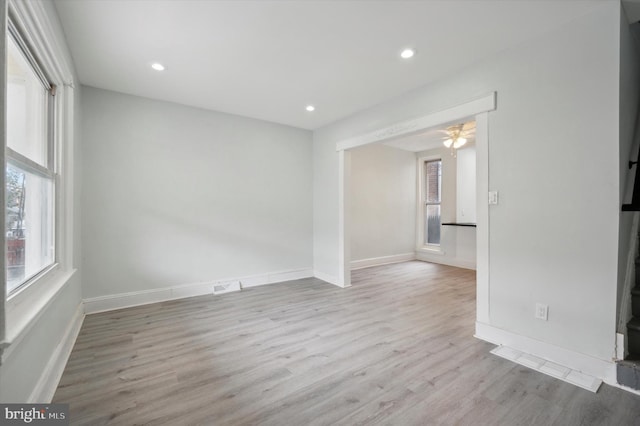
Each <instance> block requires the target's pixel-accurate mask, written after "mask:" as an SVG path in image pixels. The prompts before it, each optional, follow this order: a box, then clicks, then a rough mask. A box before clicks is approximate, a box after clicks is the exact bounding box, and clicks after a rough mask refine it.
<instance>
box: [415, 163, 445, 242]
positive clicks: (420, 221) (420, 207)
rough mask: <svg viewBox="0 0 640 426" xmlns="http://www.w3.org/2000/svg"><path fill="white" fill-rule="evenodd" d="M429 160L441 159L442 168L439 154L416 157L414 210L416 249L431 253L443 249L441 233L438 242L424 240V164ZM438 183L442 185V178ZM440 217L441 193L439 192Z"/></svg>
mask: <svg viewBox="0 0 640 426" xmlns="http://www.w3.org/2000/svg"><path fill="white" fill-rule="evenodd" d="M429 161H441V162H442V167H443V168H444V162H443V161H442V156H441V155H428V156H423V157H418V160H417V162H416V167H417V169H418V173H416V176H417V177H418V182H417V185H416V188H417V191H418V193H417V194H416V200H418V203H417V211H416V251H417V252H424V253H432V254H444V251H443V250H442V233H441V234H440V237H441V240H440V244H437V245H436V244H427V243H426V241H425V229H424V218H425V213H426V201H427V200H426V196H425V184H426V176H425V164H426V163H427V162H429ZM442 173H443V174H444V170H443V171H442ZM441 179H442V178H441ZM440 184H441V185H442V180H441V181H440ZM440 217H441V218H442V193H441V194H440Z"/></svg>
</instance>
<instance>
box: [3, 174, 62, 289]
mask: <svg viewBox="0 0 640 426" xmlns="http://www.w3.org/2000/svg"><path fill="white" fill-rule="evenodd" d="M6 185H7V188H6V191H7V194H6V201H7V217H6V224H5V228H6V233H7V282H8V289H7V291H8V292H11V291H12V290H14V289H15V288H17V287H19V286H20V285H21V284H22V283H23V282H25V281H26V280H28V279H29V278H31V277H33V276H34V275H36V274H37V273H38V272H40V271H41V270H42V269H44V268H45V267H47V266H49V265H51V264H52V263H53V261H54V239H53V230H54V223H53V219H54V218H53V181H52V180H51V179H48V178H43V177H41V176H38V175H35V174H33V173H30V172H27V171H25V170H22V169H20V168H18V167H16V166H13V165H8V166H7V174H6Z"/></svg>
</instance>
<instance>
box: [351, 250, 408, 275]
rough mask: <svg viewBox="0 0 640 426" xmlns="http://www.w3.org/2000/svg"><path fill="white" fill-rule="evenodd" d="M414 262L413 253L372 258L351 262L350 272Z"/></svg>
mask: <svg viewBox="0 0 640 426" xmlns="http://www.w3.org/2000/svg"><path fill="white" fill-rule="evenodd" d="M410 260H416V254H415V253H403V254H394V255H392V256H382V257H372V258H369V259H360V260H352V261H351V270H352V271H353V270H354V269H362V268H368V267H370V266H378V265H388V264H389V263H400V262H408V261H410Z"/></svg>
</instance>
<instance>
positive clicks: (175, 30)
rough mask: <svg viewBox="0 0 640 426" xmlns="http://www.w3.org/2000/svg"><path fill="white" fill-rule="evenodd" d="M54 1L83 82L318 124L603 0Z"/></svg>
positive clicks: (526, 36) (460, 65) (402, 90)
mask: <svg viewBox="0 0 640 426" xmlns="http://www.w3.org/2000/svg"><path fill="white" fill-rule="evenodd" d="M55 3H56V7H57V10H58V13H59V15H60V20H61V22H62V25H63V28H64V31H65V33H66V37H67V41H68V43H69V46H70V48H71V52H72V55H73V58H74V61H75V64H76V68H77V71H78V75H79V79H80V81H81V83H83V84H86V85H90V86H95V87H99V88H104V89H110V90H115V91H119V92H124V93H129V94H134V95H139V96H145V97H149V98H153V99H160V100H166V101H173V102H178V103H182V104H186V105H191V106H196V107H202V108H207V109H211V110H216V111H223V112H228V113H233V114H239V115H244V116H248V117H253V118H258V119H263V120H267V121H273V122H277V123H282V124H287V125H291V126H296V127H300V128H305V129H315V128H318V127H320V126H323V125H325V124H328V123H331V122H333V121H335V120H338V119H341V118H344V117H346V116H349V115H351V114H353V113H355V112H357V111H359V110H362V109H365V108H368V107H371V106H373V105H376V104H378V103H381V102H384V101H385V100H387V99H390V98H392V97H395V96H398V95H400V94H402V93H405V92H407V91H410V90H412V89H415V88H417V87H419V86H422V85H424V84H427V83H429V82H432V81H434V80H436V79H439V78H442V77H443V76H445V75H446V74H447V73H451V72H453V71H455V70H458V69H461V68H463V67H466V66H469V65H470V64H472V63H474V62H477V61H479V60H481V59H482V58H484V57H487V56H489V55H494V54H496V53H497V52H499V51H501V50H503V49H506V48H509V47H512V46H515V45H517V44H519V43H521V42H523V41H525V40H528V39H531V38H533V37H535V36H537V35H538V34H541V33H543V32H546V31H549V30H550V29H552V28H555V27H558V26H560V25H562V24H565V23H566V22H567V21H569V20H570V19H571V18H572V17H573V16H576V15H578V14H582V13H584V12H585V11H587V10H589V9H590V8H593V7H596V6H597V5H598V3H601V0H553V1H538V0H533V1H526V0H508V1H506V0H497V1H484V0H475V1H453V0H448V1H394V0H389V1H346V0H343V1H330V0H324V1H306V0H299V1H237V0H236V1H205V0H180V1H178V0H129V1H122V0H81V1H80V0H78V1H74V0H56V1H55ZM405 46H413V47H415V48H416V49H417V51H418V54H417V55H416V56H415V57H414V58H412V59H411V60H409V61H401V60H400V59H399V57H398V53H399V52H400V50H401V49H402V48H403V47H405ZM154 61H158V62H161V63H163V64H164V65H165V66H166V67H167V70H166V71H163V72H157V71H153V70H152V69H151V68H150V64H151V63H152V62H154ZM307 104H313V105H315V106H316V111H315V112H313V113H309V112H307V111H305V110H304V107H305V105H307Z"/></svg>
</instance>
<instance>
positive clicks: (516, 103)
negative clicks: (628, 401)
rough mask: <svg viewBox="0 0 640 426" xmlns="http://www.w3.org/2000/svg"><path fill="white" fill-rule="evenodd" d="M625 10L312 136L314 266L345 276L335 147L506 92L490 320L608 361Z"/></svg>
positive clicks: (601, 14) (590, 19) (499, 120)
mask: <svg viewBox="0 0 640 426" xmlns="http://www.w3.org/2000/svg"><path fill="white" fill-rule="evenodd" d="M619 8H620V5H619V4H616V3H610V2H607V3H603V4H602V5H601V6H599V7H598V8H596V9H594V10H593V11H592V12H590V13H588V14H585V15H582V16H579V17H577V18H576V19H575V20H573V21H571V22H568V23H566V25H563V26H562V28H557V29H556V30H554V31H552V32H550V33H548V34H547V35H545V36H543V37H540V38H539V39H536V40H533V41H530V42H527V43H524V44H522V45H519V46H517V47H516V48H513V49H510V50H508V51H505V52H503V53H502V54H500V55H499V56H497V57H494V58H487V59H486V60H485V61H484V62H482V63H479V64H476V65H475V66H472V67H470V68H468V69H466V70H463V71H461V72H459V73H457V74H455V75H451V76H449V77H448V78H446V79H444V80H442V81H440V82H438V83H435V84H432V85H429V86H426V87H423V88H421V89H419V90H416V91H414V92H411V93H409V94H407V95H404V96H402V97H399V98H397V99H395V100H393V101H390V102H387V103H385V104H381V105H378V106H376V107H373V108H371V109H369V110H366V111H362V112H361V113H359V114H356V115H354V116H352V117H350V118H348V119H345V120H342V121H339V122H337V123H334V124H332V125H330V126H327V127H324V128H321V129H319V130H317V131H316V132H314V171H315V174H316V175H315V177H314V232H315V235H316V238H315V241H314V249H315V252H314V256H315V262H314V265H315V268H316V269H317V270H319V271H321V272H322V273H324V274H327V275H333V276H336V275H337V274H338V257H337V250H336V247H337V246H338V242H337V236H338V185H337V182H338V155H337V153H336V150H335V149H336V146H335V144H336V142H338V141H341V140H344V139H346V138H348V137H353V136H356V135H360V134H362V133H365V132H369V131H373V130H376V129H379V128H382V127H385V126H388V125H391V124H393V123H397V122H400V121H403V120H407V119H410V118H413V117H417V116H421V115H425V114H426V113H429V112H435V111H440V110H443V109H445V108H448V107H450V106H452V105H458V104H462V103H465V102H467V101H469V100H471V99H474V98H477V97H480V96H483V95H486V94H487V93H490V92H492V91H496V92H497V96H498V98H497V99H498V107H497V110H496V111H494V112H491V113H489V134H490V137H489V185H490V188H491V189H492V190H499V191H500V204H499V205H497V206H492V208H491V209H490V217H489V222H490V223H489V226H490V236H489V238H490V242H489V244H490V248H489V258H490V265H489V281H490V295H489V303H490V323H491V324H490V325H492V326H494V327H496V328H501V329H504V330H508V331H511V332H513V333H516V334H519V335H523V336H527V337H530V338H532V339H535V340H538V341H542V342H547V343H551V344H553V345H556V346H559V347H562V348H566V349H570V350H572V351H575V352H580V353H583V354H586V355H590V356H591V357H595V358H598V359H601V360H610V359H611V356H612V354H613V353H614V337H615V336H614V333H615V314H616V312H615V311H616V278H617V264H618V219H619V198H620V196H619V181H620V175H619V162H620V157H619V146H618V138H617V134H618V126H619V123H618V109H619V104H618V90H619V87H618V69H619V61H618V50H617V44H618V43H617V40H618V33H619V31H618V26H619V20H620V18H619ZM549 13H552V11H551V6H550V11H549ZM596 168H598V173H594V170H595V169H596ZM541 172H544V173H541ZM536 302H542V303H546V304H548V305H549V321H547V322H544V321H540V320H536V319H535V318H534V308H535V304H536Z"/></svg>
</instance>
